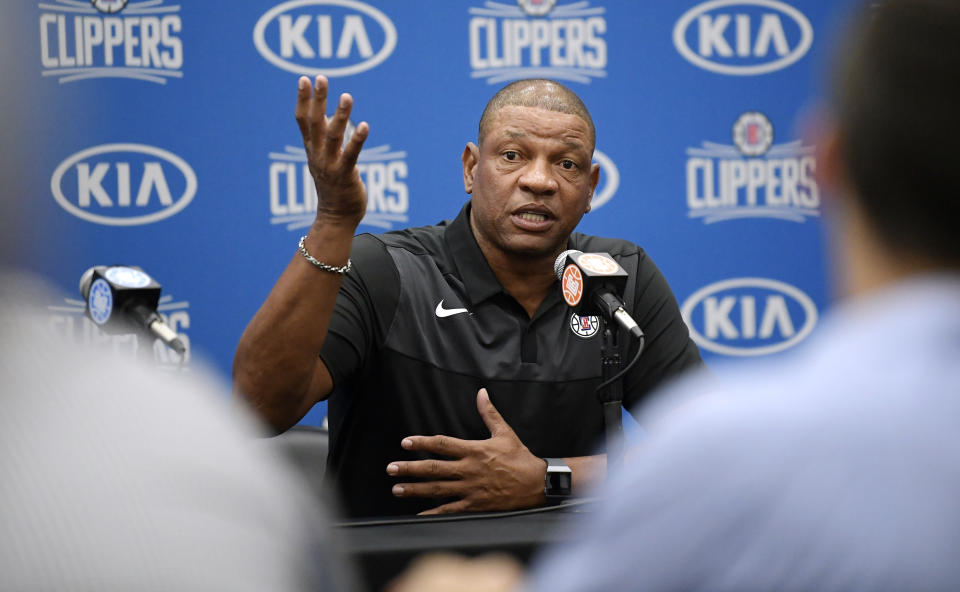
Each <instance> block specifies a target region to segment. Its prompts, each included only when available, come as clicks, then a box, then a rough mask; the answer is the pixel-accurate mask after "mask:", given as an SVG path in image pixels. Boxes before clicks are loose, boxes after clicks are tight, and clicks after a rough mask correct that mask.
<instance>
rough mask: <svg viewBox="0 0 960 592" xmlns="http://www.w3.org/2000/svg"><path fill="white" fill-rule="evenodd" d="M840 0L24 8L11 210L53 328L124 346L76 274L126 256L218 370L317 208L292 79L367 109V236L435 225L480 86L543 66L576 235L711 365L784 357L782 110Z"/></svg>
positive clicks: (795, 302)
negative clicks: (578, 164) (588, 125)
mask: <svg viewBox="0 0 960 592" xmlns="http://www.w3.org/2000/svg"><path fill="white" fill-rule="evenodd" d="M849 5H850V2H837V1H830V0H809V1H805V2H799V1H791V2H785V1H778V0H712V1H708V2H697V1H696V0H669V1H658V2H627V1H623V0H620V1H614V0H585V1H575V0H554V1H551V0H500V1H496V2H495V1H486V2H485V1H484V0H458V1H451V0H418V1H416V2H413V1H408V2H401V1H398V0H393V1H391V0H364V1H362V2H361V1H359V0H289V1H287V2H277V1H276V0H263V1H249V2H227V1H222V0H221V1H214V0H207V1H204V2H189V3H183V4H179V3H177V2H176V1H175V0H129V1H125V0H94V1H93V2H91V1H89V0H83V1H81V0H46V1H41V2H38V3H37V5H36V10H35V12H32V13H31V12H30V11H21V12H25V13H26V14H23V15H21V14H19V13H18V14H17V15H15V18H22V19H23V20H24V22H23V23H22V30H23V31H33V33H32V34H31V35H25V37H27V39H28V43H29V46H28V47H17V48H15V51H17V52H20V53H22V55H23V56H24V60H23V68H22V72H21V73H20V76H21V77H22V79H21V80H18V81H16V82H17V84H16V87H17V89H18V90H19V91H22V92H25V93H27V94H28V96H30V97H34V98H35V99H36V101H37V102H36V104H37V105H38V108H37V109H36V110H35V112H34V113H32V114H31V116H30V117H31V118H35V120H32V121H30V122H29V125H30V126H31V127H32V128H33V129H35V130H36V133H37V134H38V135H39V137H41V138H44V146H45V149H44V150H43V151H42V152H41V153H40V154H38V155H37V158H38V160H39V162H38V163H37V164H38V166H37V167H36V169H37V170H39V171H41V172H40V173H39V174H38V178H36V179H35V182H34V183H33V186H34V187H35V188H36V190H35V193H33V194H31V195H28V196H23V199H22V203H23V204H26V207H28V208H29V210H30V215H31V216H33V217H34V218H35V219H36V220H37V221H38V222H37V228H36V230H35V232H33V233H31V232H27V233H26V234H27V235H28V236H35V237H37V240H36V241H33V240H31V241H30V242H31V243H34V242H35V243H36V245H35V248H31V249H28V251H29V258H28V260H27V264H28V265H29V266H31V267H33V268H35V269H37V270H39V271H41V272H42V273H44V274H45V275H48V276H50V277H52V278H53V279H54V280H55V281H56V282H58V283H59V284H60V287H61V288H62V289H63V291H64V293H66V294H68V295H69V297H68V298H66V299H65V300H60V301H57V302H51V303H49V307H50V312H51V319H50V323H51V327H52V328H53V329H54V330H56V331H59V332H62V333H64V334H66V335H69V336H70V337H71V338H72V339H75V340H77V341H80V342H83V343H87V344H91V345H97V346H99V347H105V348H107V349H117V350H127V349H129V348H132V347H136V344H135V343H134V341H132V340H131V339H124V338H112V337H105V336H102V335H100V334H99V332H98V331H97V330H96V329H94V328H93V326H92V324H91V323H90V322H89V321H86V320H85V319H83V317H82V311H83V302H82V301H81V300H80V299H79V295H78V294H77V290H76V282H77V280H78V278H79V277H80V274H81V273H82V272H83V271H84V270H85V269H86V268H87V267H89V266H91V265H98V264H113V263H127V264H136V265H140V266H142V267H143V268H144V269H145V270H146V271H148V272H149V273H150V274H151V275H153V276H154V277H155V278H156V279H157V280H158V281H159V282H160V283H161V284H163V286H164V299H163V300H162V301H161V311H162V312H163V313H164V314H165V315H166V316H167V317H168V319H169V322H170V324H171V325H173V326H174V328H175V329H177V330H179V331H180V332H181V333H182V334H183V335H184V336H185V337H186V338H187V340H188V342H189V350H188V354H187V355H188V358H187V359H186V361H185V367H187V368H189V367H190V364H191V361H193V362H192V363H196V360H197V359H204V360H206V361H208V362H209V363H211V364H212V365H213V366H214V367H215V368H217V369H218V370H220V371H221V372H222V373H223V375H224V376H225V377H226V376H229V372H230V366H231V362H232V357H233V353H234V349H235V347H236V343H237V340H238V339H239V337H240V334H241V332H242V331H243V328H244V327H245V325H246V323H247V321H248V320H249V319H250V318H251V316H252V315H253V314H254V312H255V311H256V309H257V308H258V307H259V305H260V303H261V302H262V301H263V299H264V298H265V296H266V294H267V292H268V291H269V289H270V287H271V286H272V285H273V283H274V281H275V280H276V278H277V276H278V275H279V273H280V271H281V270H282V269H283V267H284V266H285V265H286V263H287V261H288V260H289V259H290V257H291V256H292V255H293V254H294V252H295V249H296V243H297V240H298V239H299V237H300V235H301V234H303V233H304V232H305V229H306V227H307V226H308V225H309V223H310V220H311V219H312V207H313V204H314V203H315V195H314V194H313V193H312V187H311V185H310V183H309V179H308V177H305V159H304V156H303V151H302V145H301V143H300V139H299V133H298V130H297V126H296V124H295V122H294V120H293V107H294V101H295V93H296V81H297V77H298V75H300V74H308V75H313V74H318V73H323V74H326V75H327V76H328V77H330V79H331V89H332V92H333V93H339V92H341V91H349V92H351V93H352V94H353V95H354V97H355V103H356V107H355V110H354V122H359V121H360V120H366V121H369V122H370V124H371V129H372V132H371V135H370V138H369V139H368V141H367V143H366V148H365V149H364V151H363V153H362V154H361V158H360V161H361V163H360V166H361V171H362V175H363V178H364V181H365V183H366V184H367V188H368V194H369V198H368V202H369V209H368V213H367V217H366V218H365V220H364V223H363V224H362V225H361V228H360V231H361V232H379V231H383V230H387V229H391V228H401V227H404V226H409V225H423V224H432V223H435V222H437V221H439V220H442V219H446V218H451V217H453V216H454V215H455V214H456V213H457V211H458V210H459V208H460V205H461V204H462V202H463V201H464V200H465V199H467V196H466V195H465V194H464V193H463V190H462V187H463V185H462V179H461V170H460V154H461V152H462V150H463V146H464V144H465V143H466V142H468V141H473V140H475V138H476V126H477V121H478V119H479V115H480V112H481V110H482V109H483V106H484V104H485V103H486V101H487V100H488V99H489V97H490V96H491V95H492V94H493V93H494V92H495V91H496V90H497V89H499V88H500V87H501V86H503V85H504V84H506V83H507V82H509V81H511V80H515V79H518V78H527V77H547V78H553V79H557V80H560V81H562V82H564V83H565V84H567V85H568V86H570V87H571V88H572V89H573V90H574V91H576V92H577V93H578V94H580V96H581V97H582V98H583V100H584V102H585V103H586V104H587V106H588V108H589V109H590V110H591V113H592V114H593V117H594V119H595V122H596V125H597V130H598V143H597V153H596V161H597V162H598V163H600V165H601V170H602V173H601V180H600V190H599V192H598V195H597V197H596V198H595V201H594V208H593V211H592V212H591V213H589V214H588V215H587V216H586V217H585V218H584V220H583V222H582V223H581V225H580V227H579V229H580V230H581V231H584V232H588V233H593V234H602V235H610V236H617V237H623V238H627V239H630V240H632V241H634V242H636V243H638V244H640V245H642V246H643V247H644V248H645V249H646V250H647V251H648V252H649V253H650V254H651V255H652V257H653V258H654V260H655V261H656V262H657V263H658V265H659V266H660V267H661V269H662V270H663V272H664V273H665V275H666V277H667V278H668V280H669V281H670V283H671V285H672V287H673V289H674V291H675V294H676V296H677V300H678V301H679V302H680V304H681V306H682V308H683V312H684V316H685V318H686V320H687V322H688V325H689V326H690V328H691V331H692V333H693V335H694V336H695V338H696V340H697V342H698V343H699V344H700V347H701V350H702V351H703V353H704V355H705V357H706V358H707V359H708V361H709V360H716V359H718V358H741V357H750V356H757V355H777V354H778V352H782V351H786V350H788V349H789V348H791V347H794V346H796V345H797V344H800V343H802V342H803V340H804V339H805V338H806V337H807V336H808V335H809V334H810V333H811V332H812V331H815V330H816V326H817V322H818V319H819V318H820V316H822V314H823V312H824V310H825V309H826V308H827V306H828V298H829V292H830V289H829V286H828V283H827V277H826V275H827V274H826V271H825V269H824V257H823V245H822V242H821V221H820V215H821V209H822V202H823V196H822V195H821V193H820V191H819V188H818V186H817V184H816V181H815V179H814V173H815V170H816V166H817V163H816V159H815V155H814V154H813V147H812V146H810V145H808V144H806V143H805V142H804V140H803V139H801V136H800V133H799V131H798V128H797V125H796V122H797V121H798V119H799V116H800V115H802V113H803V112H804V111H805V110H806V109H808V108H809V106H810V105H811V103H812V101H813V100H814V99H815V98H816V97H817V94H818V87H819V81H820V79H821V76H820V74H821V72H822V71H823V68H824V67H825V66H826V65H827V64H826V63H825V61H824V57H825V55H827V53H826V52H828V51H829V49H830V46H831V37H832V35H831V30H832V29H833V28H834V26H835V24H836V22H837V19H838V17H839V16H841V15H842V13H843V12H844V11H845V10H846V9H847V8H849ZM305 179H307V181H306V182H305ZM41 236H42V237H43V238H42V240H41V239H40V237H41ZM149 347H150V345H149V344H140V348H141V349H140V351H141V352H144V351H145V352H146V354H147V355H153V356H155V357H156V359H157V362H158V363H159V364H161V365H163V366H169V367H171V368H173V367H176V364H177V363H178V362H179V360H178V357H177V356H176V354H173V353H172V352H167V351H166V350H164V349H163V348H161V347H159V346H154V351H153V353H152V354H151V353H150V351H149V349H148V348H149ZM145 348H147V349H145ZM324 414H325V406H323V405H320V406H318V407H317V408H316V409H315V410H314V411H313V412H311V414H310V415H308V417H307V418H306V419H305V422H307V423H319V422H320V421H321V420H322V418H323V416H324Z"/></svg>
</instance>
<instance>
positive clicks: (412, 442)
mask: <svg viewBox="0 0 960 592" xmlns="http://www.w3.org/2000/svg"><path fill="white" fill-rule="evenodd" d="M400 446H402V447H403V449H404V450H413V451H421V452H432V453H433V454H439V455H440V456H447V457H450V458H462V457H464V456H466V455H467V454H468V453H469V452H470V450H471V442H470V441H469V440H461V439H459V438H451V437H450V436H407V437H406V438H404V439H403V440H402V441H401V442H400Z"/></svg>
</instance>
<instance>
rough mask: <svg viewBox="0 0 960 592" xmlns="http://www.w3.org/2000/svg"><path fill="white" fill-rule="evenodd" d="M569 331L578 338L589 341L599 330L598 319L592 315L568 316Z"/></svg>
mask: <svg viewBox="0 0 960 592" xmlns="http://www.w3.org/2000/svg"><path fill="white" fill-rule="evenodd" d="M570 330H571V331H573V332H574V333H576V335H577V336H578V337H583V338H584V339H589V338H590V337H593V336H594V335H596V334H597V331H599V330H600V319H599V318H597V317H596V316H594V315H590V316H588V317H582V316H580V315H578V314H573V315H570Z"/></svg>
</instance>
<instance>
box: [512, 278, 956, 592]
mask: <svg viewBox="0 0 960 592" xmlns="http://www.w3.org/2000/svg"><path fill="white" fill-rule="evenodd" d="M738 368H739V369H737V370H723V369H721V370H719V371H718V372H717V380H715V381H710V380H709V379H706V378H702V377H701V378H697V379H692V380H688V381H686V382H684V383H682V384H680V385H677V386H676V388H674V389H672V391H671V392H670V393H668V395H667V396H666V397H665V398H663V399H662V400H660V401H658V402H656V403H654V404H653V405H652V406H651V407H650V408H649V409H648V410H647V412H646V413H647V416H648V417H649V418H650V424H649V428H650V430H649V438H648V439H647V440H645V441H644V443H642V444H641V449H640V450H639V451H638V453H637V455H636V456H635V457H633V458H631V459H630V460H628V461H626V462H625V463H624V466H623V467H622V468H621V472H620V473H619V474H616V475H615V476H614V477H613V478H612V481H611V483H610V484H609V486H608V487H607V488H606V489H605V490H604V493H603V502H602V506H601V508H600V509H599V510H598V511H597V513H596V514H593V515H586V516H585V517H584V518H583V519H582V520H581V521H580V522H579V524H578V525H577V526H576V528H577V529H578V534H579V537H578V542H577V543H575V544H572V545H570V546H567V547H564V548H560V549H557V550H554V551H553V552H552V553H551V554H550V555H549V556H548V557H547V558H546V559H545V560H543V561H541V562H540V563H539V565H538V568H537V569H536V571H535V573H534V574H533V577H532V580H531V582H530V585H529V589H530V590H536V591H544V592H546V591H549V592H561V591H565V590H576V591H588V590H618V591H619V590H645V591H657V590H738V591H748V590H817V591H827V590H891V591H893V590H958V589H960V277H958V276H956V275H952V276H947V275H943V276H935V277H934V276H931V277H925V278H918V279H914V280H912V281H910V282H905V283H903V284H901V285H898V286H895V287H892V288H890V289H888V290H886V291H884V292H883V293H881V294H877V295H875V296H872V297H869V298H865V299H862V300H860V301H857V302H853V303H850V304H847V305H843V306H841V307H839V308H837V309H836V310H835V312H834V313H833V314H832V315H831V316H830V317H829V318H828V319H827V320H826V321H825V322H824V324H823V325H822V326H821V328H820V330H819V332H818V333H816V334H815V335H814V336H813V337H812V338H811V339H810V340H808V343H807V344H806V345H805V346H803V347H802V348H801V349H799V350H797V351H796V353H795V354H794V355H792V356H788V357H786V358H784V359H781V360H777V361H769V362H756V363H751V364H742V365H741V366H739V367H738ZM718 387H719V389H720V392H717V389H718ZM705 392H709V394H703V393H705Z"/></svg>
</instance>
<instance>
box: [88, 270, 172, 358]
mask: <svg viewBox="0 0 960 592" xmlns="http://www.w3.org/2000/svg"><path fill="white" fill-rule="evenodd" d="M160 289H161V287H160V284H158V283H157V282H156V281H155V280H154V279H153V278H151V277H150V276H149V275H147V274H146V273H144V271H143V270H142V269H140V268H139V267H136V266H133V265H111V266H106V265H96V266H94V267H91V268H90V269H88V270H86V271H85V272H83V275H82V276H80V295H81V296H82V297H83V299H84V300H85V301H86V303H87V308H86V315H87V317H88V318H89V319H90V320H92V321H93V322H94V323H96V324H97V326H99V327H100V328H101V329H103V330H104V331H106V332H108V333H129V332H131V330H134V331H136V330H138V329H139V330H146V331H148V332H149V333H150V334H152V335H153V336H154V337H156V338H157V339H159V340H160V341H162V342H164V343H165V344H167V346H169V347H170V348H171V349H173V350H174V351H175V352H177V353H178V354H180V355H183V354H185V353H186V351H187V348H186V347H185V346H184V345H183V341H181V340H180V338H179V337H178V336H177V333H176V331H174V330H173V329H171V328H170V327H168V326H167V324H166V323H164V322H163V319H162V318H161V317H160V315H159V314H157V305H158V304H159V303H160Z"/></svg>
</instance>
